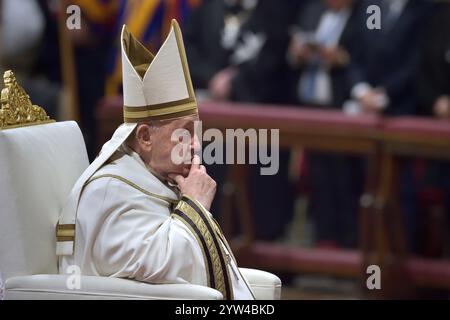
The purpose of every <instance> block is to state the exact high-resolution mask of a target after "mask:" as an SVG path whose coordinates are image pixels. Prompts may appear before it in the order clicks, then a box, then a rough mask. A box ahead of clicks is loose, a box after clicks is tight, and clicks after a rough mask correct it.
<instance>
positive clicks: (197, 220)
mask: <svg viewBox="0 0 450 320" xmlns="http://www.w3.org/2000/svg"><path fill="white" fill-rule="evenodd" d="M184 197H186V198H188V199H189V200H191V201H192V202H193V203H194V204H196V203H195V201H194V200H192V199H191V198H189V197H187V196H184ZM177 209H178V210H179V211H181V212H182V213H184V214H185V215H186V216H187V217H188V218H189V219H190V220H191V221H192V222H193V223H194V224H195V226H196V227H197V228H198V229H199V231H200V234H197V233H196V232H195V231H193V230H192V228H189V229H190V230H191V231H192V232H194V236H196V238H197V241H198V242H199V245H200V246H202V243H201V239H200V238H199V237H200V236H201V237H202V238H203V239H204V241H205V243H206V246H207V250H208V253H209V254H210V256H211V259H212V268H213V272H212V273H213V275H214V279H215V282H216V285H215V287H214V288H215V289H217V290H219V291H220V292H221V293H222V295H223V296H224V298H225V299H233V285H232V283H231V277H230V272H229V270H228V265H227V261H228V260H227V259H226V254H225V252H224V250H223V247H222V245H221V244H220V241H219V240H220V239H218V236H217V234H216V232H215V228H214V227H213V224H212V223H211V221H210V219H209V218H208V216H207V213H205V212H204V211H203V210H202V209H201V207H200V206H198V205H197V208H196V209H197V210H196V209H195V208H193V207H192V206H191V205H189V204H188V203H187V202H186V201H183V200H180V202H179V203H178V205H177V207H176V208H175V211H174V213H173V214H174V215H177V212H176V210H177ZM199 211H200V212H199ZM201 214H202V215H203V217H202V216H201ZM205 220H206V222H205ZM181 221H183V222H184V223H185V224H186V225H187V226H188V227H190V226H189V223H188V222H186V221H184V219H183V217H181ZM208 224H209V228H208ZM210 229H211V230H212V232H210ZM204 254H205V252H204ZM206 254H207V253H206ZM219 255H220V256H219ZM204 259H205V265H206V267H208V264H207V258H206V257H205V256H204ZM221 260H222V262H221ZM222 263H223V268H222ZM223 269H225V270H223ZM207 273H209V272H208V270H207ZM225 274H226V277H227V279H228V281H227V286H228V288H229V292H227V290H226V283H225V281H226V279H225ZM208 285H210V284H208Z"/></svg>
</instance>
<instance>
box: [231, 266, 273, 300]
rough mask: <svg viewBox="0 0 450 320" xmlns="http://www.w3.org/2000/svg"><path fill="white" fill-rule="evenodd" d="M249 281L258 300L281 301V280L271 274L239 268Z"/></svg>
mask: <svg viewBox="0 0 450 320" xmlns="http://www.w3.org/2000/svg"><path fill="white" fill-rule="evenodd" d="M239 270H240V271H241V273H242V274H243V275H244V277H245V278H246V279H247V281H248V282H249V284H250V287H251V288H252V291H253V293H254V295H255V298H256V299H257V300H280V297H281V280H280V278H278V277H277V276H276V275H274V274H273V273H270V272H266V271H262V270H257V269H247V268H239Z"/></svg>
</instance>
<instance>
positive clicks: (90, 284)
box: [5, 275, 222, 300]
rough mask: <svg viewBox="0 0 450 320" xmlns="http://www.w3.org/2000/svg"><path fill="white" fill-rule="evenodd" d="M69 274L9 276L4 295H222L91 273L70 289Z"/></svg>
mask: <svg viewBox="0 0 450 320" xmlns="http://www.w3.org/2000/svg"><path fill="white" fill-rule="evenodd" d="M68 277H69V276H68V275H34V276H23V277H13V278H9V279H8V280H7V281H6V284H5V289H6V293H5V298H6V299H7V300H16V299H34V300H40V299H48V300H52V299H58V300H65V299H82V300H91V299H172V300H173V299H199V300H208V299H213V300H221V299H222V294H221V293H220V292H219V291H217V290H215V289H212V288H209V287H204V286H199V285H193V284H148V283H144V282H138V281H133V280H127V279H119V278H107V277H94V276H81V278H80V284H81V285H80V289H74V290H70V289H68V286H67V281H68ZM69 281H70V280H69Z"/></svg>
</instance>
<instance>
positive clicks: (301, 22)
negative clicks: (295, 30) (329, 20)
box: [290, 1, 362, 108]
mask: <svg viewBox="0 0 450 320" xmlns="http://www.w3.org/2000/svg"><path fill="white" fill-rule="evenodd" d="M326 10H327V6H326V5H325V3H324V2H323V1H312V2H310V3H308V5H306V6H305V10H302V11H301V13H300V15H299V16H298V18H297V21H296V25H297V26H298V27H299V28H300V29H301V30H302V31H305V32H314V31H315V30H316V29H317V28H318V26H319V22H320V18H321V17H322V15H323V14H324V13H325V12H326ZM361 10H362V7H361V6H360V5H359V2H358V1H355V3H354V4H353V7H352V12H351V14H350V17H349V18H348V20H347V23H346V24H345V27H344V30H343V31H342V33H341V35H340V37H339V41H338V43H337V44H338V46H340V47H341V48H343V49H344V50H345V51H347V53H348V55H349V57H350V61H351V60H352V59H353V57H354V56H355V55H359V54H360V52H361V47H360V45H359V43H358V41H357V38H358V36H359V31H358V29H359V28H360V25H361V23H362V22H361V17H362V14H361ZM303 70H304V69H303V68H300V69H297V70H291V71H290V72H291V75H290V78H291V84H292V86H291V96H292V97H293V101H294V102H297V103H300V104H303V101H302V100H301V99H300V100H299V99H298V97H297V81H298V79H299V74H301V73H302V72H303ZM347 72H348V68H347V66H336V67H333V68H331V70H330V71H329V76H330V78H331V89H332V102H331V104H330V105H328V106H323V107H334V108H341V107H342V104H343V103H344V102H345V101H346V100H348V99H349V92H350V84H349V81H348V75H347Z"/></svg>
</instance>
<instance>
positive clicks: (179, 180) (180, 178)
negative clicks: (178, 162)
mask: <svg viewBox="0 0 450 320" xmlns="http://www.w3.org/2000/svg"><path fill="white" fill-rule="evenodd" d="M169 178H170V179H172V180H173V181H175V182H176V183H177V184H178V185H181V184H183V182H184V177H183V176H181V175H176V174H169Z"/></svg>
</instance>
